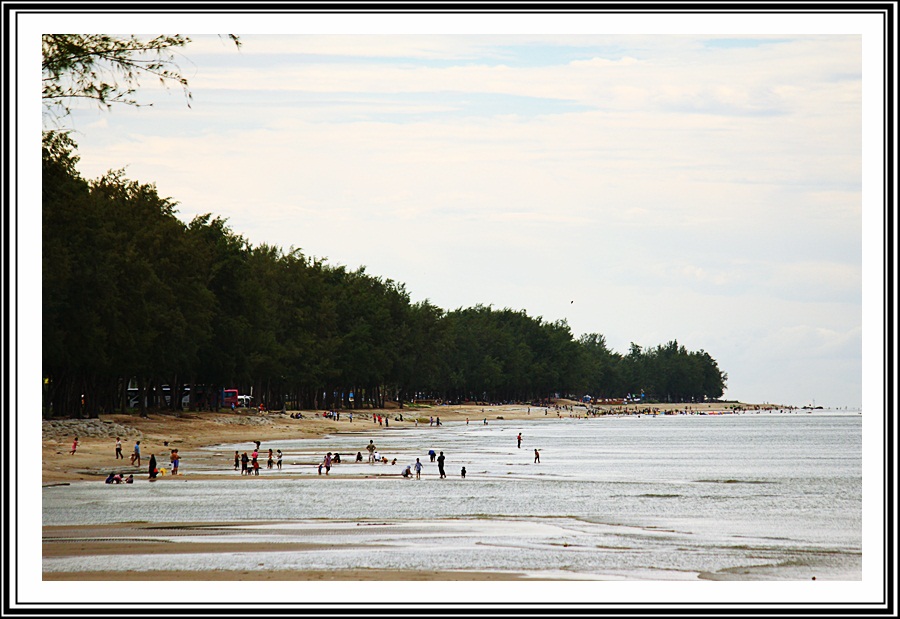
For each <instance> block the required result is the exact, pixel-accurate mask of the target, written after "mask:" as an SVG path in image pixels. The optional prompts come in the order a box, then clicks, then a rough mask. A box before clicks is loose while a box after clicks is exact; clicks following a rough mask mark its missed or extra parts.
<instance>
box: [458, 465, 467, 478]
mask: <svg viewBox="0 0 900 619" xmlns="http://www.w3.org/2000/svg"><path fill="white" fill-rule="evenodd" d="M459 474H460V475H462V478H463V479H465V478H466V467H462V470H461V471H460V472H459Z"/></svg>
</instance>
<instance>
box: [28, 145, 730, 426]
mask: <svg viewBox="0 0 900 619" xmlns="http://www.w3.org/2000/svg"><path fill="white" fill-rule="evenodd" d="M77 163H78V157H77V154H76V151H75V144H74V143H73V142H72V140H71V139H70V138H69V137H68V136H67V135H66V134H61V133H54V132H46V133H45V135H44V143H43V178H42V181H43V269H42V276H43V303H44V311H43V336H44V337H43V366H44V376H45V383H46V390H45V402H44V404H45V414H48V415H53V416H83V415H87V416H93V415H97V414H99V413H100V412H104V411H106V412H108V411H112V410H121V409H124V408H125V407H126V406H127V400H128V394H127V386H128V385H129V384H130V385H132V387H135V388H137V389H138V391H139V393H140V405H141V406H142V407H144V406H168V407H170V408H178V407H180V397H177V395H178V394H180V393H182V392H184V391H188V388H191V389H189V392H190V393H191V397H192V398H193V401H192V405H193V406H210V407H215V406H216V405H217V403H218V394H219V393H220V391H221V389H222V388H226V387H236V388H239V389H240V390H241V391H242V392H244V393H247V392H249V391H250V390H251V389H252V392H253V394H254V395H255V396H256V397H257V399H258V400H259V401H262V402H264V403H265V404H266V405H267V406H268V407H269V408H272V407H276V408H281V407H297V408H335V407H354V408H359V407H370V406H371V407H376V406H377V407H381V406H383V405H384V404H385V402H386V401H388V400H392V401H399V402H407V401H410V400H415V399H441V400H444V401H450V402H462V401H467V400H468V401H487V402H501V401H528V402H530V401H536V400H546V399H547V398H552V397H554V396H555V395H557V394H559V395H574V396H576V397H577V396H579V395H581V394H585V393H590V394H592V395H593V396H595V397H623V396H625V395H626V394H627V393H635V394H636V393H640V392H644V393H645V394H646V396H647V397H648V398H650V399H651V400H652V399H655V400H660V401H692V400H694V401H700V400H702V399H714V398H719V397H721V395H722V394H723V392H724V387H725V380H726V378H727V377H726V375H725V374H724V373H722V372H721V371H720V370H719V368H718V366H717V364H716V361H715V360H714V359H713V358H712V357H711V356H710V355H709V354H708V353H706V352H705V351H702V350H701V351H696V352H691V351H688V350H686V349H685V347H684V346H682V345H680V344H678V343H677V342H676V341H674V340H673V341H672V342H669V343H667V344H663V345H659V346H657V347H655V348H650V349H647V350H643V349H642V348H641V347H639V346H637V345H632V347H631V350H630V351H629V353H628V354H626V355H622V354H619V353H617V352H614V351H612V350H610V349H609V348H608V347H607V345H606V339H605V338H604V336H603V335H600V334H588V335H584V336H581V337H580V338H577V339H576V338H575V337H574V336H573V334H572V332H571V329H570V328H569V326H568V324H567V323H566V322H565V321H552V322H548V321H545V320H543V319H542V318H540V317H537V318H535V317H531V316H529V315H528V314H527V313H526V312H524V311H521V310H518V311H517V310H512V309H509V308H505V309H500V310H498V309H494V308H493V307H491V306H484V305H477V306H475V307H469V308H459V309H455V310H452V311H447V310H443V309H441V308H438V307H436V306H434V305H432V304H430V303H428V302H420V303H413V302H411V300H410V296H409V294H408V292H407V291H406V288H405V286H404V285H403V284H401V283H398V282H396V281H394V280H391V279H385V278H383V277H378V276H375V275H370V274H369V273H367V272H366V270H365V268H359V269H356V270H349V269H347V268H346V267H343V266H333V265H330V264H328V263H327V262H326V261H322V260H313V259H310V258H308V257H307V256H305V255H304V254H303V253H302V252H301V251H299V250H295V249H294V250H291V251H287V252H285V251H283V250H281V249H280V248H278V247H273V246H270V245H266V244H262V245H258V246H253V245H251V244H250V243H249V242H248V241H247V240H246V239H244V238H243V237H242V236H240V235H239V234H236V233H235V232H234V231H232V230H231V229H230V228H229V226H228V225H227V222H226V221H225V220H223V219H221V218H220V217H216V216H214V215H213V214H206V215H202V216H198V217H195V218H194V219H193V220H192V221H190V222H188V223H184V222H182V221H181V220H179V219H178V217H177V213H176V204H175V203H174V202H173V201H172V200H170V199H167V198H163V197H161V196H159V195H158V193H157V191H156V188H155V186H154V185H152V184H143V183H140V182H137V181H133V180H130V179H128V178H126V177H125V175H124V173H123V172H122V171H111V172H109V173H107V174H106V175H104V176H103V177H101V178H99V179H95V180H86V179H83V178H82V177H81V176H80V174H79V173H78V171H77ZM162 385H168V386H169V387H170V389H171V390H172V394H173V395H172V396H171V397H170V398H169V401H168V403H166V402H165V401H164V400H163V399H161V393H162V392H161V391H160V387H161V386H162ZM351 393H352V394H353V397H352V400H351Z"/></svg>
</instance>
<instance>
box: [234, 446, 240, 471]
mask: <svg viewBox="0 0 900 619" xmlns="http://www.w3.org/2000/svg"><path fill="white" fill-rule="evenodd" d="M239 468H241V455H240V454H239V453H238V452H237V451H236V450H235V452H234V470H235V471H236V470H238V469H239Z"/></svg>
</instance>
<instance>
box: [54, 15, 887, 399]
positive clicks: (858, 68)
mask: <svg viewBox="0 0 900 619" xmlns="http://www.w3.org/2000/svg"><path fill="white" fill-rule="evenodd" d="M536 25H537V27H535V26H534V25H533V26H532V27H531V28H530V29H526V30H523V32H541V30H540V29H539V28H540V22H539V21H538V22H536ZM226 26H227V27H228V29H227V30H226V29H225V27H226ZM240 26H241V24H240V23H239V22H238V23H228V24H223V25H222V27H221V28H220V30H216V32H218V31H221V32H237V33H239V34H241V30H242V29H241V27H240ZM427 27H428V26H427V25H426V26H422V27H421V28H422V29H421V30H420V31H421V32H437V31H438V30H439V29H438V28H434V29H425V28H427ZM248 29H249V28H248ZM381 30H382V33H380V34H379V33H372V34H366V33H365V30H364V29H356V30H353V33H352V34H347V33H340V32H335V33H334V34H328V33H322V32H318V31H317V32H316V33H315V34H305V35H299V34H277V35H276V34H271V35H263V34H241V39H242V42H243V45H242V47H241V49H240V50H237V49H235V47H234V46H233V45H231V44H230V43H229V42H228V41H227V39H226V38H220V37H218V36H216V35H192V34H190V31H186V34H187V35H188V36H190V37H191V38H192V42H191V43H190V44H189V45H188V46H187V47H186V48H184V50H183V51H182V52H181V54H180V56H179V59H178V63H179V65H180V67H181V69H182V71H183V73H184V74H185V76H186V77H187V78H188V79H189V82H190V90H191V92H192V95H193V99H192V101H191V105H190V107H188V106H187V104H186V102H185V98H184V95H183V93H182V92H181V90H180V89H179V88H173V89H170V90H164V89H159V88H156V87H154V86H153V85H152V84H151V83H150V82H149V81H147V82H146V85H147V87H146V88H144V89H143V90H142V91H140V93H139V98H140V99H141V100H142V101H143V102H147V103H150V102H152V103H153V105H152V106H148V107H141V108H126V107H116V108H114V109H113V110H112V111H110V112H107V111H98V110H97V109H95V108H91V107H87V106H85V107H83V108H78V109H77V110H76V111H75V112H74V113H73V115H72V116H71V118H70V119H69V124H70V126H71V127H72V128H73V129H74V130H75V133H74V138H75V139H76V141H77V142H78V143H79V151H80V155H81V163H80V170H81V172H82V174H83V175H84V176H86V177H88V178H95V177H97V176H99V175H101V174H103V173H104V172H105V171H107V170H109V169H116V168H125V169H126V174H127V176H128V177H129V178H131V179H134V180H139V181H142V182H153V183H155V184H156V185H157V188H158V190H159V192H160V193H161V194H162V195H164V196H169V197H171V198H173V199H174V200H176V201H177V202H178V203H179V207H178V209H179V214H180V216H182V217H183V218H184V219H185V220H189V219H190V218H192V217H193V216H194V215H196V214H199V213H207V212H212V213H214V214H217V215H221V216H224V217H226V218H227V219H228V221H229V223H230V225H231V227H232V229H233V230H234V231H235V232H237V233H239V234H241V235H243V236H244V237H246V238H247V239H248V241H249V242H250V243H252V244H254V245H256V244H260V243H269V244H274V245H278V246H281V247H282V248H284V249H289V248H291V247H296V248H301V249H302V250H303V252H304V253H306V254H307V255H311V256H317V257H325V258H328V260H329V262H331V263H332V264H342V265H346V266H348V267H350V268H356V267H358V266H361V265H365V266H366V267H367V270H368V272H369V273H371V274H375V275H380V276H383V277H388V278H392V279H394V280H397V281H400V282H404V283H405V284H406V286H407V290H408V291H409V292H410V294H411V297H412V299H413V300H414V301H417V300H423V299H429V300H430V301H431V302H432V303H434V304H436V305H438V306H440V307H443V308H445V309H455V308H458V307H468V306H472V305H475V304H478V303H481V304H485V305H488V304H490V305H493V306H494V307H495V308H504V307H509V308H513V309H524V310H525V311H526V312H527V313H528V314H529V315H531V316H540V317H543V318H544V319H545V320H559V319H565V320H566V321H568V324H569V325H570V327H571V329H572V331H573V333H574V334H575V335H576V336H579V335H581V334H584V333H593V332H596V333H602V334H603V335H605V336H606V338H607V341H608V343H609V345H610V346H611V347H612V348H613V349H614V350H617V351H619V352H622V353H625V352H627V350H628V347H629V345H630V343H632V342H634V343H636V344H638V345H641V346H644V347H652V346H656V345H657V344H662V343H666V342H668V341H670V340H673V339H676V340H677V341H678V342H679V344H683V345H684V346H686V347H687V348H688V349H690V350H698V349H703V350H706V351H707V352H709V353H710V354H711V355H712V356H713V357H714V358H716V359H717V360H718V361H719V365H720V368H721V369H722V370H723V371H725V372H726V373H727V374H728V377H729V378H728V389H727V391H726V394H725V397H726V398H729V399H740V400H743V401H750V402H776V403H785V404H794V405H805V404H811V403H815V404H816V405H825V406H851V407H857V406H860V405H861V403H862V399H863V398H862V393H863V381H862V372H863V362H862V359H863V343H864V337H863V329H862V325H863V315H864V299H863V277H862V273H863V254H864V243H863V240H864V238H867V237H866V234H864V232H865V230H864V226H863V222H864V217H863V214H864V210H865V209H869V208H870V207H871V208H874V209H875V210H874V212H873V214H874V218H875V220H877V219H878V218H879V217H880V212H881V211H880V209H881V200H880V197H879V196H878V195H874V196H868V195H867V202H866V206H865V207H864V201H863V191H862V189H863V162H864V150H865V145H866V144H868V142H866V139H867V138H866V130H865V128H864V123H863V109H864V108H863V94H864V88H863V83H864V81H863V73H864V64H865V63H864V46H863V44H862V37H861V36H859V35H858V34H853V33H850V34H842V33H841V32H848V31H851V30H852V29H850V30H847V31H841V30H838V31H836V32H833V33H832V32H829V33H815V32H808V31H804V32H801V33H800V34H790V33H785V32H777V33H775V32H772V31H771V30H765V31H764V30H762V29H761V30H760V32H762V33H761V34H760V33H740V34H733V33H734V32H735V31H736V29H723V30H722V32H731V33H732V34H716V33H707V34H695V35H687V34H676V33H673V34H654V35H653V36H650V35H642V34H635V33H629V34H589V33H584V32H583V30H584V28H582V27H578V28H572V33H567V32H565V31H563V32H560V31H559V29H558V28H554V29H553V32H554V34H521V33H518V32H506V33H502V34H485V33H483V32H482V33H473V34H428V35H425V34H417V33H416V29H415V27H413V28H408V29H405V30H404V31H403V32H400V33H398V34H394V33H391V34H386V33H384V32H383V31H384V29H383V28H382V29H381ZM399 30H402V29H398V31H399ZM410 30H411V31H410ZM563 30H564V29H563ZM161 31H165V30H161ZM303 31H304V30H302V29H298V30H295V32H303ZM548 31H550V30H549V29H548ZM592 31H593V32H604V31H605V30H604V29H603V28H602V27H600V26H599V25H598V26H597V27H595V28H594V29H593V30H589V32H592ZM654 31H655V32H660V31H661V30H659V29H655V30H654ZM387 32H391V31H390V30H387ZM460 32H462V30H460ZM498 32H499V30H498ZM876 193H877V192H876ZM872 198H874V200H873V199H872ZM870 221H871V220H870ZM876 238H877V237H876ZM876 284H877V281H876Z"/></svg>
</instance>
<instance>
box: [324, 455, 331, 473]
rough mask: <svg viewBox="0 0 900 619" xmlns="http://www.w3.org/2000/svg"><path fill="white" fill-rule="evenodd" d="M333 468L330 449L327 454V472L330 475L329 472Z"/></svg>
mask: <svg viewBox="0 0 900 619" xmlns="http://www.w3.org/2000/svg"><path fill="white" fill-rule="evenodd" d="M330 470H331V452H330V451H329V452H328V453H327V454H325V474H326V475H328V472H329V471H330Z"/></svg>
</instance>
